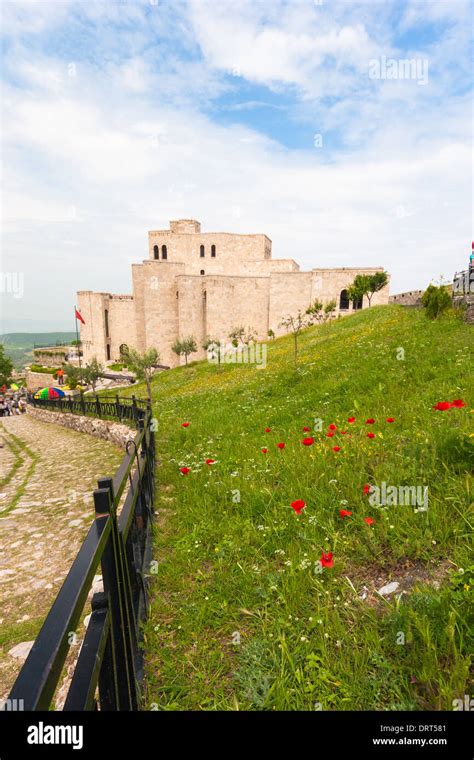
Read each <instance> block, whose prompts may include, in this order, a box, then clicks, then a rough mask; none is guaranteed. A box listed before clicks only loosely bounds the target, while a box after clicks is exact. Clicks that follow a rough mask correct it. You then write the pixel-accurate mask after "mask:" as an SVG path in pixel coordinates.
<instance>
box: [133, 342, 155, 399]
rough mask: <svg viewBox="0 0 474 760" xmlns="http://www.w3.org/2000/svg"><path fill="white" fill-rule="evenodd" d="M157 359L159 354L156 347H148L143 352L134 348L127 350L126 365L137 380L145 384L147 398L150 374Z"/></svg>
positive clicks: (149, 392) (149, 393) (149, 396)
mask: <svg viewBox="0 0 474 760" xmlns="http://www.w3.org/2000/svg"><path fill="white" fill-rule="evenodd" d="M159 361H160V355H159V353H158V351H157V350H156V348H150V349H148V351H145V353H143V354H141V353H140V352H139V351H137V350H136V349H134V348H130V349H129V350H128V367H129V369H131V370H132V372H134V373H135V375H136V377H137V379H138V380H141V381H142V382H144V383H145V384H146V388H147V392H148V398H149V399H150V398H151V376H152V374H153V369H154V367H155V365H156V364H158V362H159Z"/></svg>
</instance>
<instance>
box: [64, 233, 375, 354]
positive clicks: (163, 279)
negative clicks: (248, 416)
mask: <svg viewBox="0 0 474 760" xmlns="http://www.w3.org/2000/svg"><path fill="white" fill-rule="evenodd" d="M148 247H149V257H148V259H147V260H146V261H142V263H140V264H133V265H132V283H133V294H132V295H114V294H111V293H95V292H92V291H89V290H85V291H84V290H83V291H79V292H78V294H77V300H78V308H79V310H80V312H81V314H82V316H83V318H84V320H85V325H81V341H82V344H83V352H84V359H85V361H86V362H88V361H90V359H92V358H93V357H94V356H95V357H97V359H98V360H99V361H100V362H102V363H107V362H110V361H117V360H118V359H119V358H120V354H121V347H124V346H127V347H133V348H136V349H137V350H139V351H141V352H143V351H145V350H147V349H149V348H151V347H155V348H156V349H157V350H158V351H159V354H160V362H161V363H162V364H166V365H169V366H172V367H173V366H176V365H178V364H179V363H180V360H179V358H178V357H177V356H176V355H175V354H174V353H173V351H172V350H171V347H172V345H173V343H174V342H175V340H176V339H178V338H179V339H181V338H186V337H189V336H190V335H194V337H195V338H196V341H197V345H198V347H199V351H198V353H197V354H194V355H193V357H192V358H198V359H199V358H205V356H206V352H205V351H204V349H203V348H202V343H203V342H204V341H205V339H206V338H207V337H210V338H212V339H216V340H222V339H226V338H227V336H228V335H229V333H230V332H231V330H232V329H234V328H236V327H240V326H243V327H245V328H250V329H251V330H252V331H253V332H254V333H256V334H257V335H258V338H259V339H260V340H264V339H266V338H267V335H268V331H269V330H272V331H273V332H274V333H275V335H277V336H278V335H282V334H284V332H285V330H284V328H283V327H282V326H281V321H282V320H283V319H284V318H285V317H287V316H289V315H295V314H296V313H297V312H298V310H302V311H304V310H305V309H306V308H307V307H308V306H309V305H310V304H311V303H313V302H314V301H315V300H319V301H322V303H323V304H326V303H328V302H329V301H332V300H334V301H336V305H337V306H336V312H335V314H336V316H337V315H339V314H340V315H346V314H351V313H352V312H353V310H354V308H355V307H357V308H365V307H366V306H368V303H366V299H365V298H364V300H363V302H362V303H359V304H356V305H355V306H354V304H352V302H350V301H349V299H348V298H347V288H348V286H349V285H350V284H351V283H352V281H353V279H354V277H355V276H356V275H357V274H372V273H374V272H377V271H383V268H382V267H377V268H360V267H354V268H352V267H351V268H346V267H344V268H336V269H319V268H318V269H312V270H311V271H309V272H301V271H300V268H299V266H298V264H297V263H296V262H295V261H293V259H272V241H271V240H270V238H268V237H267V236H266V235H262V234H257V235H241V234H233V233H227V232H217V233H214V232H201V225H200V223H199V222H197V221H195V220H193V219H180V220H178V221H172V222H170V228H169V229H168V230H152V231H151V232H149V233H148ZM388 299H389V287H388V285H387V286H386V287H385V288H383V289H382V290H381V291H379V292H378V293H375V294H374V296H373V298H372V304H373V305H375V304H386V303H388Z"/></svg>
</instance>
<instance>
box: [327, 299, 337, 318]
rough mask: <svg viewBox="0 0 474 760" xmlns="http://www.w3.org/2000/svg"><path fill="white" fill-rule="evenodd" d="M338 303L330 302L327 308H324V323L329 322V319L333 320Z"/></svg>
mask: <svg viewBox="0 0 474 760" xmlns="http://www.w3.org/2000/svg"><path fill="white" fill-rule="evenodd" d="M336 306H337V304H336V301H328V303H327V304H326V306H325V307H324V321H325V322H327V320H328V319H331V318H332V316H333V314H334V312H335V311H336Z"/></svg>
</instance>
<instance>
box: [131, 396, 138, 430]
mask: <svg viewBox="0 0 474 760" xmlns="http://www.w3.org/2000/svg"><path fill="white" fill-rule="evenodd" d="M132 409H133V419H134V422H135V425H136V424H137V415H138V408H137V400H136V398H135V396H134V395H132Z"/></svg>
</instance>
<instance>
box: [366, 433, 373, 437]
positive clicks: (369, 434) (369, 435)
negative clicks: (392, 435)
mask: <svg viewBox="0 0 474 760" xmlns="http://www.w3.org/2000/svg"><path fill="white" fill-rule="evenodd" d="M367 438H375V433H367Z"/></svg>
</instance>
